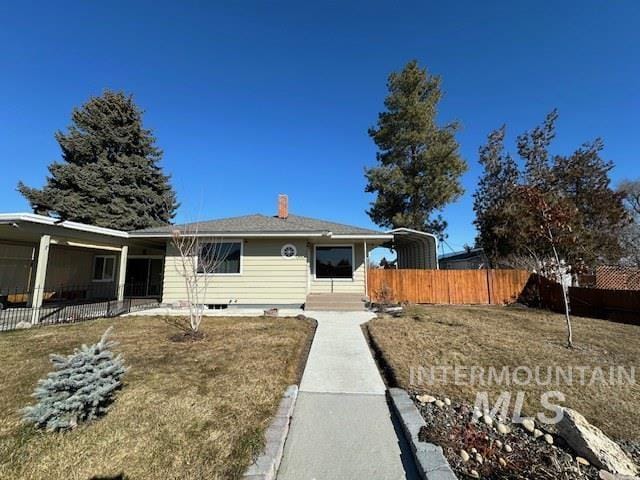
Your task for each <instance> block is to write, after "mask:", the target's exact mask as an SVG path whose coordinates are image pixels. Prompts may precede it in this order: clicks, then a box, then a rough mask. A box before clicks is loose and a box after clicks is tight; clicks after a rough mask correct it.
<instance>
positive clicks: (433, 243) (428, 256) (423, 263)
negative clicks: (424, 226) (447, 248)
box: [385, 228, 438, 270]
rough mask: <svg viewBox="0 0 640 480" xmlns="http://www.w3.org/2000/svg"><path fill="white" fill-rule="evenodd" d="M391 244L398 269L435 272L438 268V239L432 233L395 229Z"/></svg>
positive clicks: (388, 245) (389, 245)
mask: <svg viewBox="0 0 640 480" xmlns="http://www.w3.org/2000/svg"><path fill="white" fill-rule="evenodd" d="M388 233H391V234H393V241H392V242H391V244H387V245H385V246H386V247H388V248H391V249H392V250H394V251H395V252H396V255H397V262H396V264H397V268H398V269H417V270H435V269H437V268H438V238H437V237H436V236H435V235H433V234H432V233H427V232H420V231H418V230H412V229H410V228H396V229H394V230H390V231H389V232H388Z"/></svg>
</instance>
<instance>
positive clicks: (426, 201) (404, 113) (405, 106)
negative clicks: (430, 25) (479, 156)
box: [365, 60, 467, 237]
mask: <svg viewBox="0 0 640 480" xmlns="http://www.w3.org/2000/svg"><path fill="white" fill-rule="evenodd" d="M440 83H441V81H440V78H439V77H437V76H434V75H430V74H428V73H427V71H426V69H422V68H420V67H419V65H418V63H417V62H416V61H415V60H414V61H411V62H409V63H408V64H407V65H406V66H405V67H404V69H403V70H402V71H401V72H399V73H392V74H391V75H390V76H389V80H388V82H387V88H388V90H389V95H388V96H387V98H386V99H385V102H384V104H385V107H386V111H384V112H381V113H380V114H379V115H378V123H377V126H376V128H371V129H369V135H370V136H371V138H373V141H374V142H375V143H376V145H377V146H378V153H377V160H378V165H377V166H375V167H373V168H369V169H366V171H365V176H366V178H367V181H368V183H367V187H366V191H367V192H371V193H375V194H376V199H375V200H374V202H373V203H372V205H371V208H370V209H369V210H368V212H367V213H368V214H369V216H370V217H371V219H372V220H373V221H374V222H375V223H376V224H378V225H380V226H383V227H392V228H398V227H407V228H413V229H416V230H422V231H431V232H434V233H436V234H438V235H439V236H440V237H443V236H444V230H445V228H446V222H445V221H444V220H443V219H442V217H441V216H439V215H438V216H436V217H435V218H434V217H433V214H434V212H437V211H439V210H441V209H442V208H443V207H444V206H445V205H446V204H447V203H449V202H452V201H454V200H456V199H457V198H458V197H460V195H462V193H463V188H462V185H461V184H460V176H461V175H462V174H463V173H464V172H465V171H466V170H467V164H466V162H465V161H464V160H463V159H462V158H461V156H460V154H459V152H458V142H457V141H456V138H455V134H456V132H457V130H458V125H457V124H456V123H450V124H447V125H445V126H443V127H440V126H438V125H437V123H436V116H437V106H438V102H439V101H440V98H441V96H442V93H441V90H440Z"/></svg>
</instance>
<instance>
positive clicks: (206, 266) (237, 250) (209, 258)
mask: <svg viewBox="0 0 640 480" xmlns="http://www.w3.org/2000/svg"><path fill="white" fill-rule="evenodd" d="M241 258H242V242H215V243H203V244H202V245H200V251H199V253H198V273H215V274H221V275H229V274H239V273H240V259H241Z"/></svg>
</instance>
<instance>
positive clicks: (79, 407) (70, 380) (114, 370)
mask: <svg viewBox="0 0 640 480" xmlns="http://www.w3.org/2000/svg"><path fill="white" fill-rule="evenodd" d="M111 330H112V327H109V329H107V331H106V332H105V333H104V334H103V335H102V338H101V339H100V341H99V342H98V343H96V344H94V345H91V346H87V345H82V347H81V348H80V349H76V350H75V351H74V352H73V353H72V354H71V355H68V356H64V355H55V354H54V355H51V363H53V366H54V368H55V371H53V372H51V373H49V374H48V375H47V377H46V378H44V379H42V380H39V381H38V386H37V388H36V390H35V392H34V394H33V396H34V397H36V398H37V399H38V403H37V404H36V405H31V406H28V407H26V408H25V409H24V410H23V413H24V417H23V419H24V421H25V422H26V423H29V424H34V425H35V426H36V427H38V428H43V429H46V430H48V431H59V430H70V429H73V428H75V427H76V426H77V425H78V424H79V423H82V422H87V421H91V420H93V419H95V418H98V417H100V416H101V415H104V414H105V413H106V411H107V409H108V407H109V405H110V404H111V402H112V401H113V397H114V395H115V392H116V390H117V389H118V388H120V386H121V385H122V376H123V375H124V374H125V371H126V369H125V367H124V361H123V359H122V356H121V355H118V356H114V355H113V353H112V352H111V351H110V349H111V348H113V347H114V346H115V345H116V343H115V342H112V341H109V340H108V337H109V335H110V333H111Z"/></svg>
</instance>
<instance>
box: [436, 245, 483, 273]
mask: <svg viewBox="0 0 640 480" xmlns="http://www.w3.org/2000/svg"><path fill="white" fill-rule="evenodd" d="M438 263H439V266H440V269H441V270H477V269H480V268H489V259H488V258H487V256H486V255H485V254H484V250H483V249H482V248H469V249H465V250H463V251H461V252H453V253H448V254H445V255H441V256H440V258H439V259H438Z"/></svg>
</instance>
